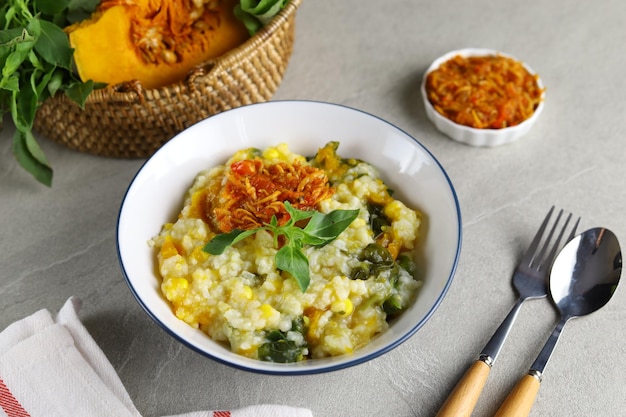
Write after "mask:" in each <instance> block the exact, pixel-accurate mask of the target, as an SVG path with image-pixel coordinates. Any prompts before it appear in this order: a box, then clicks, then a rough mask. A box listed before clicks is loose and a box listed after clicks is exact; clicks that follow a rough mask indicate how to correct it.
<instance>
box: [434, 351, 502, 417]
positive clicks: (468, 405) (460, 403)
mask: <svg viewBox="0 0 626 417" xmlns="http://www.w3.org/2000/svg"><path fill="white" fill-rule="evenodd" d="M490 370H491V367H490V366H489V365H487V364H486V363H485V362H483V361H482V360H477V361H476V362H474V363H473V364H472V366H470V368H469V369H468V370H467V372H465V375H463V378H461V380H460V381H459V382H458V383H457V384H456V387H455V388H454V390H453V391H452V392H451V393H450V396H448V399H447V400H446V402H445V403H444V404H443V406H442V407H441V409H440V410H439V412H438V413H437V417H469V416H470V415H471V414H472V411H473V410H474V407H475V406H476V402H477V401H478V397H480V393H481V392H482V390H483V387H484V386H485V382H486V381H487V377H488V376H489V371H490Z"/></svg>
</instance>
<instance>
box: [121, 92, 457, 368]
mask: <svg viewBox="0 0 626 417" xmlns="http://www.w3.org/2000/svg"><path fill="white" fill-rule="evenodd" d="M276 103H283V104H284V103H312V104H316V105H317V104H319V105H324V106H336V107H340V108H343V109H347V110H351V111H356V112H359V113H362V114H365V115H367V116H369V117H373V118H375V119H378V120H379V121H381V122H383V123H385V124H387V125H389V126H391V127H392V128H394V129H396V130H398V131H399V132H401V133H402V134H404V135H406V137H407V138H410V139H412V140H413V141H414V142H415V143H416V144H417V145H418V146H419V147H421V148H422V149H423V150H424V151H425V152H426V153H427V154H428V155H429V156H430V157H431V158H432V160H433V161H434V162H435V163H436V164H437V167H438V168H439V170H440V172H441V173H442V174H443V176H444V178H445V179H446V182H447V183H448V186H449V188H450V192H451V194H452V197H453V199H454V204H455V208H456V213H457V226H458V228H457V229H458V231H457V236H456V238H457V245H456V251H455V254H454V262H453V264H452V268H451V269H450V273H449V275H448V278H447V279H446V284H445V285H444V287H443V288H442V290H441V292H440V293H439V296H438V297H437V300H436V301H435V303H434V304H433V305H432V306H431V308H430V310H429V311H428V312H427V313H426V314H425V315H424V317H423V318H422V319H421V320H420V321H419V322H418V323H417V324H416V325H415V326H413V327H412V328H411V329H410V330H409V331H408V332H406V333H405V334H403V335H402V336H401V337H400V338H398V339H397V340H395V341H394V342H393V343H390V344H389V345H387V346H384V347H382V348H380V349H378V350H376V351H374V352H372V353H370V354H368V355H366V356H362V357H357V358H354V359H349V360H346V361H345V362H341V363H338V364H330V365H329V366H325V367H316V368H299V367H291V366H290V364H286V366H285V367H284V369H281V368H277V369H275V370H274V369H258V368H254V367H248V366H245V365H241V364H237V363H233V362H229V361H227V360H224V359H222V358H219V357H217V356H214V355H211V354H210V353H209V352H206V351H204V350H202V349H200V348H198V347H196V346H194V345H193V344H191V343H189V342H188V341H187V340H185V339H184V338H182V337H181V336H179V335H178V334H176V333H175V332H174V331H172V330H171V329H170V328H169V327H168V326H166V325H165V323H163V322H162V321H161V320H160V319H159V318H158V317H157V316H156V315H155V314H154V313H153V312H152V311H151V310H150V309H149V308H148V306H147V305H146V304H145V303H144V301H143V300H142V298H141V297H140V295H139V293H138V292H137V291H136V289H135V287H134V286H133V285H132V283H131V282H130V279H129V277H128V274H127V272H126V268H125V267H124V263H123V261H122V254H121V252H120V244H119V243H120V239H119V234H120V219H121V215H122V211H123V209H124V204H125V202H126V197H127V196H128V193H129V192H130V191H131V189H132V188H133V185H134V183H135V181H136V179H137V177H138V176H139V174H140V173H141V172H142V170H143V169H144V167H145V166H146V164H148V162H150V160H151V159H152V158H154V157H155V156H156V155H157V154H158V153H160V152H164V151H165V148H167V146H168V144H169V143H170V142H172V141H173V140H175V139H176V137H177V136H178V135H176V136H174V137H173V138H172V139H170V140H169V141H168V142H166V143H165V144H163V145H162V146H161V147H160V148H159V149H158V150H157V151H156V152H154V154H152V156H150V157H149V158H148V159H146V161H144V163H143V164H142V165H141V167H140V168H139V169H138V170H137V172H136V173H135V175H134V176H133V179H132V180H131V182H130V184H129V186H128V187H127V189H126V191H125V193H124V196H123V197H122V203H121V205H120V210H119V212H118V216H117V223H116V234H115V246H116V252H117V259H118V262H119V264H120V267H121V270H122V274H123V275H124V280H125V281H126V284H127V285H128V287H129V289H130V291H131V293H132V294H133V296H134V297H135V300H136V301H137V302H138V303H139V305H140V306H141V308H142V309H143V310H144V311H145V312H146V314H148V316H149V317H150V318H152V320H154V321H155V322H156V323H157V324H158V325H159V326H160V327H161V328H162V329H163V330H165V332H166V333H168V334H169V335H170V336H172V337H173V338H174V339H176V340H178V341H179V342H180V343H182V344H183V345H185V346H186V347H188V348H189V349H191V350H193V351H195V352H197V353H199V354H200V355H202V356H205V357H207V358H209V359H212V360H214V361H216V362H218V363H221V364H224V365H227V366H230V367H232V368H236V369H240V370H243V371H248V372H252V373H257V374H264V375H294V376H297V375H314V374H320V373H326V372H333V371H338V370H341V369H346V368H349V367H352V366H356V365H359V364H362V363H365V362H368V361H370V360H372V359H374V358H377V357H379V356H381V355H383V354H385V353H387V352H389V351H391V350H393V349H395V348H396V347H398V346H399V345H401V344H402V343H404V342H405V341H406V340H407V339H409V338H410V337H411V336H413V335H414V334H415V333H416V332H417V331H418V330H419V329H420V328H422V326H424V324H425V323H426V322H427V321H428V320H429V319H430V318H431V317H432V315H433V314H434V313H435V311H436V310H437V308H438V307H439V305H440V304H441V302H442V301H443V299H444V298H445V296H446V294H447V292H448V289H449V288H450V286H451V285H452V281H453V279H454V275H455V273H456V269H457V266H458V262H459V257H460V254H461V245H462V237H463V230H462V221H461V207H460V204H459V200H458V197H457V194H456V191H455V189H454V185H453V184H452V181H451V180H450V177H449V176H448V174H447V172H446V171H445V169H444V168H443V166H442V165H441V163H440V162H439V160H437V158H435V156H434V155H433V154H432V152H430V151H429V150H428V149H427V148H426V147H425V146H424V145H422V143H421V142H419V141H418V140H417V139H415V138H414V137H413V136H412V135H410V134H408V133H407V132H406V131H404V130H403V129H400V128H399V127H397V126H396V125H394V124H392V123H390V122H388V121H387V120H385V119H383V118H381V117H379V116H376V115H373V114H371V113H368V112H366V111H363V110H359V109H355V108H353V107H349V106H346V105H343V104H336V103H329V102H324V101H316V100H274V101H268V102H263V103H253V104H248V105H244V106H240V107H237V108H233V109H230V110H225V111H223V112H221V113H218V114H215V115H213V116H210V117H209V118H214V117H219V116H220V115H221V114H223V113H227V112H233V111H237V109H240V108H243V107H252V106H268V105H269V106H271V105H273V104H276ZM204 120H206V119H204ZM198 123H200V122H198ZM181 133H182V132H181ZM207 337H208V336H207ZM337 358H339V357H337ZM310 360H315V359H310ZM261 363H263V362H261ZM276 365H282V364H276ZM291 365H293V364H291Z"/></svg>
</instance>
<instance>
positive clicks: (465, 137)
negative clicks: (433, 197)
mask: <svg viewBox="0 0 626 417" xmlns="http://www.w3.org/2000/svg"><path fill="white" fill-rule="evenodd" d="M457 55H460V56H462V57H470V56H489V55H501V56H505V57H509V58H512V59H515V60H516V61H518V62H521V61H519V60H518V59H517V58H515V57H513V56H511V55H507V54H505V53H502V52H499V51H496V50H493V49H479V48H466V49H459V50H457V51H452V52H448V53H447V54H445V55H443V56H441V57H439V58H437V59H436V60H435V61H434V62H433V63H432V64H431V65H430V67H429V68H428V69H427V70H426V72H425V73H424V77H423V78H422V84H421V87H420V89H421V93H422V99H423V101H424V108H425V109H426V115H427V116H428V118H429V119H430V121H431V122H433V124H434V125H435V127H437V129H439V131H441V132H442V133H444V134H445V135H447V136H449V137H450V138H452V139H454V140H456V141H458V142H462V143H465V144H467V145H472V146H499V145H504V144H505V143H510V142H513V141H515V140H517V139H519V138H520V137H522V136H524V135H525V134H526V133H528V131H529V130H530V128H531V127H532V126H533V125H534V124H535V121H537V118H539V115H540V114H541V112H542V111H543V107H544V100H545V92H544V93H543V95H542V100H541V102H540V103H539V106H537V108H536V109H535V111H534V113H533V115H532V116H531V117H529V118H528V119H526V120H525V121H523V122H522V123H520V124H518V125H515V126H511V127H506V128H503V129H476V128H473V127H469V126H463V125H460V124H458V123H455V122H453V121H451V120H450V119H448V118H446V117H445V116H442V115H441V114H440V113H439V112H437V110H435V108H434V107H433V105H432V104H431V103H430V101H429V100H428V96H427V94H426V77H427V76H428V74H429V73H430V72H432V71H434V70H436V69H437V68H439V66H440V65H441V64H443V63H444V62H446V61H448V60H449V59H451V58H454V57H455V56H457ZM522 64H523V65H524V67H525V68H526V70H527V71H528V72H530V73H531V74H533V75H534V74H536V73H535V72H534V71H533V70H532V69H531V68H530V67H529V66H528V65H527V64H525V63H523V62H522ZM537 84H538V86H539V88H543V83H542V81H541V79H540V78H538V79H537Z"/></svg>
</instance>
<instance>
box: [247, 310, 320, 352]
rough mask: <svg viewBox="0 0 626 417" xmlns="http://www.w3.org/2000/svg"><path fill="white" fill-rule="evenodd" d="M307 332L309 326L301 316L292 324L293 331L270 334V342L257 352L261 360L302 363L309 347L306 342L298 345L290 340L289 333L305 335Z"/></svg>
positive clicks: (272, 332)
mask: <svg viewBox="0 0 626 417" xmlns="http://www.w3.org/2000/svg"><path fill="white" fill-rule="evenodd" d="M306 331H307V326H306V324H305V321H304V318H303V316H300V317H298V318H296V319H295V320H294V321H293V322H292V323H291V330H289V331H288V332H281V331H279V330H274V331H271V332H269V333H268V335H267V340H268V341H267V342H265V343H263V344H262V345H261V346H259V349H258V350H257V354H258V356H259V359H260V360H262V361H267V362H277V363H293V362H300V361H301V360H303V359H304V355H305V351H306V350H307V348H308V346H307V344H306V342H304V343H301V344H297V343H296V342H295V341H293V340H289V332H297V333H300V334H301V335H304V334H306Z"/></svg>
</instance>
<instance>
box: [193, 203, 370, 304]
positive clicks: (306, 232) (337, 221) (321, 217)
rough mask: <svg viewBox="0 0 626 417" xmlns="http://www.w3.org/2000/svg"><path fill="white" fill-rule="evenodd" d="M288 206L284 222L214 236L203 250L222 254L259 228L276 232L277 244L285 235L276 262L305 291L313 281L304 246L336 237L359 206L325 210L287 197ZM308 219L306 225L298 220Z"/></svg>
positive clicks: (356, 213) (275, 241) (325, 242)
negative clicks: (303, 207) (309, 207)
mask: <svg viewBox="0 0 626 417" xmlns="http://www.w3.org/2000/svg"><path fill="white" fill-rule="evenodd" d="M285 209H286V210H287V212H288V213H289V215H290V219H289V221H288V222H287V223H285V224H284V225H283V226H279V225H278V224H277V220H276V216H274V217H272V219H271V220H270V223H269V224H265V225H264V226H261V227H257V228H255V229H250V230H245V231H244V230H233V231H232V232H229V233H222V234H219V235H217V236H215V237H214V238H213V239H211V241H209V243H207V244H206V245H205V246H204V248H203V250H204V251H205V252H208V253H210V254H212V255H219V254H221V253H223V252H224V250H225V249H226V248H227V247H228V246H231V245H234V244H235V243H237V242H240V241H242V240H244V239H246V238H247V237H249V236H252V235H254V234H255V233H256V232H258V231H259V230H267V231H268V232H270V233H272V235H273V236H274V246H275V247H278V238H279V236H283V237H285V238H286V243H285V244H284V245H283V247H281V248H280V249H279V250H278V252H276V256H275V259H276V266H277V267H278V268H279V269H280V270H282V271H286V272H288V273H290V274H291V275H292V276H293V277H294V279H295V280H296V282H297V283H298V286H299V287H300V289H301V290H302V292H304V291H306V289H307V288H308V287H309V283H310V275H309V260H308V259H307V257H306V255H305V254H304V252H303V250H302V248H303V247H304V245H310V246H323V245H326V244H328V243H330V242H332V241H333V240H335V239H336V238H337V237H338V236H339V235H340V234H341V232H343V231H344V230H345V229H346V228H347V227H348V226H350V223H352V221H353V220H354V219H356V218H357V216H358V215H359V210H334V211H331V212H330V213H327V214H324V213H320V212H319V211H316V210H312V211H304V210H298V209H297V208H295V207H293V206H292V205H291V204H290V203H289V202H288V201H285ZM303 220H308V223H307V224H306V226H304V227H303V228H301V227H299V226H297V225H296V224H297V223H299V222H301V221H303Z"/></svg>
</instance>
